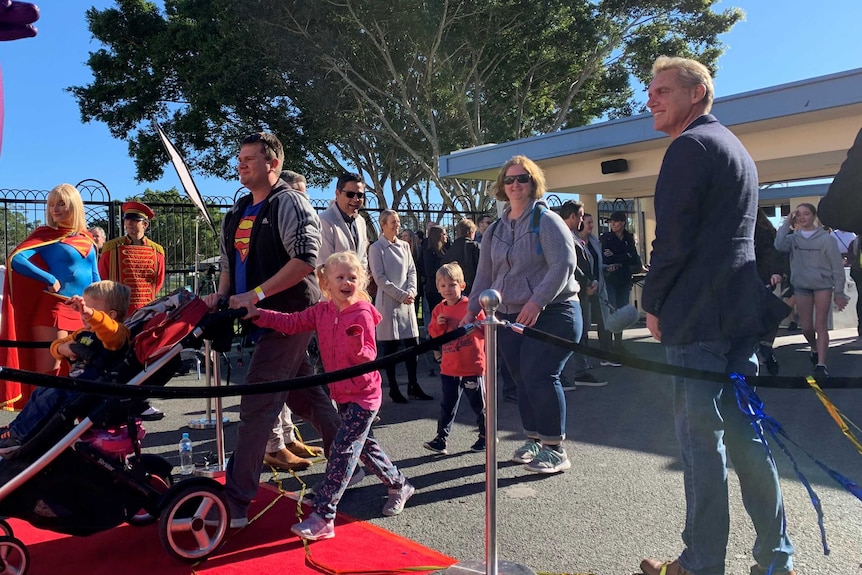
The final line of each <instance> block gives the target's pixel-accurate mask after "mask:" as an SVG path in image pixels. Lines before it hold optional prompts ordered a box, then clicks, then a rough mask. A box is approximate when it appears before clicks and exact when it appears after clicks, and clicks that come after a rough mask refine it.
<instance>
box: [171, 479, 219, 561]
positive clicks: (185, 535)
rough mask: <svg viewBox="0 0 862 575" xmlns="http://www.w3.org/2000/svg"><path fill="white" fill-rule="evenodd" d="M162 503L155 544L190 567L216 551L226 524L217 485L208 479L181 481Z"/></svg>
mask: <svg viewBox="0 0 862 575" xmlns="http://www.w3.org/2000/svg"><path fill="white" fill-rule="evenodd" d="M163 501H164V502H165V504H164V507H163V509H162V513H161V516H160V517H159V540H160V541H161V542H162V546H163V547H164V548H165V550H166V551H167V552H168V553H169V554H171V555H172V556H173V557H175V558H177V559H179V560H180V561H186V562H189V563H194V562H195V561H199V560H201V559H205V558H206V557H208V556H209V555H210V554H211V553H213V552H214V551H215V550H216V549H218V547H219V545H221V543H222V540H223V539H224V536H225V533H227V527H228V524H229V523H230V514H229V513H228V508H227V503H226V502H225V499H224V495H222V486H221V485H219V484H218V483H216V482H215V481H212V480H211V479H206V480H204V481H200V480H187V481H183V482H181V483H179V484H177V485H175V486H173V487H172V488H171V489H170V490H169V491H168V493H166V494H165V497H164V499H163Z"/></svg>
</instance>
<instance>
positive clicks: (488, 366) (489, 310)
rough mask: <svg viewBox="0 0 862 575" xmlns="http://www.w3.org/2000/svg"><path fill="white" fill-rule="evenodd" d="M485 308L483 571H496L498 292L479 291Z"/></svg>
mask: <svg viewBox="0 0 862 575" xmlns="http://www.w3.org/2000/svg"><path fill="white" fill-rule="evenodd" d="M479 303H481V304H482V308H483V309H484V310H485V320H484V321H483V322H481V323H482V325H484V327H485V573H486V575H497V326H498V325H500V324H502V323H503V322H501V321H500V320H498V319H497V315H496V313H497V307H498V306H499V305H500V294H498V293H497V292H496V291H494V290H486V291H484V292H482V293H481V294H480V295H479Z"/></svg>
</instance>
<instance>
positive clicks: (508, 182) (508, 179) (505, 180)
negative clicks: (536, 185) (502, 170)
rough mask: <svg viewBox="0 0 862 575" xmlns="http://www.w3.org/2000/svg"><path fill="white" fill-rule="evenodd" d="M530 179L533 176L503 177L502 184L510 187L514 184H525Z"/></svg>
mask: <svg viewBox="0 0 862 575" xmlns="http://www.w3.org/2000/svg"><path fill="white" fill-rule="evenodd" d="M532 179H533V176H531V175H530V174H518V175H517V176H505V177H503V183H504V184H506V185H507V186H510V185H512V184H514V183H515V182H518V183H519V184H526V183H527V182H529V181H530V180H532Z"/></svg>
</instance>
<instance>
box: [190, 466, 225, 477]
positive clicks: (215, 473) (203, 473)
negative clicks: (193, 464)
mask: <svg viewBox="0 0 862 575" xmlns="http://www.w3.org/2000/svg"><path fill="white" fill-rule="evenodd" d="M195 475H196V476H197V477H210V478H213V479H215V478H218V477H224V475H225V470H224V468H223V467H222V466H220V465H218V464H215V465H207V466H206V467H201V468H199V469H195Z"/></svg>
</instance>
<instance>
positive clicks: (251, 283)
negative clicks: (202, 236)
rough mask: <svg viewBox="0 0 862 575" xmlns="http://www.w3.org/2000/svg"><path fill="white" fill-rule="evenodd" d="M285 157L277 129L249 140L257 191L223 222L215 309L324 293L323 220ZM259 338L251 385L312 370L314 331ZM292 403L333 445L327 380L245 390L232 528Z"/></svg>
mask: <svg viewBox="0 0 862 575" xmlns="http://www.w3.org/2000/svg"><path fill="white" fill-rule="evenodd" d="M283 162H284V149H283V148H282V145H281V142H280V141H279V140H278V138H276V137H275V136H273V135H272V134H268V133H256V134H252V135H250V136H247V137H246V138H245V139H243V140H242V143H241V147H240V152H239V179H240V182H241V183H242V184H243V185H244V186H245V187H246V188H248V189H249V191H250V192H251V193H250V194H247V195H245V196H243V197H242V198H241V199H240V200H239V201H238V202H237V203H236V205H234V207H233V208H231V210H230V211H229V212H228V213H227V215H226V216H225V219H224V222H223V224H222V235H221V242H220V252H221V276H220V277H219V287H218V292H217V293H214V294H210V295H208V296H206V298H205V301H206V303H207V304H208V305H209V306H210V307H214V306H215V305H216V303H217V302H218V300H219V299H220V298H227V297H230V306H231V307H232V308H234V309H238V308H243V307H248V306H250V305H252V304H254V305H255V306H257V307H259V308H266V309H274V310H277V311H283V312H296V311H301V310H303V309H305V308H307V307H309V306H311V305H314V304H315V303H317V301H318V300H319V299H320V286H318V284H317V279H316V278H315V276H314V268H315V265H316V263H317V254H318V250H319V249H320V220H319V219H318V217H317V214H316V213H315V212H314V209H313V208H312V207H311V204H309V203H308V198H307V197H306V196H305V194H303V193H302V192H299V191H297V190H294V189H293V188H291V187H289V186H288V185H287V184H286V183H285V182H284V181H283V180H281V179H279V174H280V173H281V168H282V163H283ZM253 336H254V337H256V338H257V343H256V344H255V352H254V354H253V355H252V358H251V363H250V364H249V367H248V372H247V373H246V376H245V382H246V383H261V382H266V381H280V380H284V379H290V378H293V377H295V376H296V375H297V374H298V373H299V372H300V371H301V370H303V369H304V370H305V373H307V374H310V373H311V370H310V369H308V367H307V362H306V348H307V347H308V342H309V340H310V339H311V332H306V333H302V334H297V335H290V336H288V335H284V334H281V333H277V332H273V331H269V330H259V331H257V332H255V333H253ZM285 403H287V405H288V407H289V408H290V409H291V411H292V412H293V413H296V414H298V415H299V416H300V417H302V418H303V419H304V420H306V421H308V422H310V423H311V424H312V425H313V426H314V427H315V429H316V430H317V431H318V433H320V434H321V437H322V438H323V444H324V449H326V451H328V450H329V445H330V444H331V443H332V439H333V438H334V437H335V433H336V432H337V431H338V428H339V426H340V418H339V416H338V413H337V412H336V411H335V408H334V407H333V406H332V402H331V401H330V400H329V397H328V396H327V395H326V392H325V391H324V390H323V389H322V388H321V387H320V386H314V387H309V388H306V389H300V390H295V391H283V392H279V393H273V394H258V395H245V396H243V397H242V402H241V403H240V422H239V428H238V431H237V443H236V449H235V450H234V453H233V457H231V459H230V463H229V464H228V467H227V480H226V484H225V486H226V493H227V498H228V504H229V506H230V513H231V527H232V528H240V527H244V526H245V525H247V524H248V506H249V503H251V500H252V499H253V498H254V496H255V494H256V493H257V488H258V483H259V482H260V465H261V461H263V457H264V452H265V450H266V443H267V439H268V438H269V435H270V432H271V430H272V426H273V422H274V421H275V420H276V416H277V415H278V414H279V412H280V411H281V408H282V406H283V405H284V404H285Z"/></svg>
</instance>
